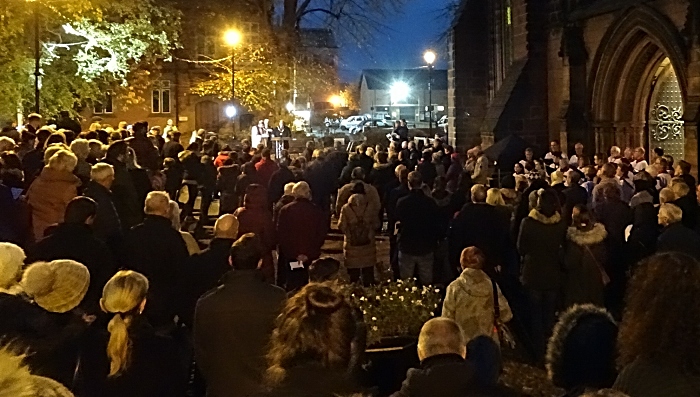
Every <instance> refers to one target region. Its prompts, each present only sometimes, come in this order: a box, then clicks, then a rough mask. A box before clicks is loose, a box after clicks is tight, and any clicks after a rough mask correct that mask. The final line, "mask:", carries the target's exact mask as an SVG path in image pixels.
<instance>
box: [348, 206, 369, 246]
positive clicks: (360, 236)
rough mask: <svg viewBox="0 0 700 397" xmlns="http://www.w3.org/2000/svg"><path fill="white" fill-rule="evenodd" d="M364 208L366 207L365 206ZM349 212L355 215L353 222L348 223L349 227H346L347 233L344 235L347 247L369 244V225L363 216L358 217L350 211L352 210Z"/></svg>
mask: <svg viewBox="0 0 700 397" xmlns="http://www.w3.org/2000/svg"><path fill="white" fill-rule="evenodd" d="M349 208H350V207H349ZM365 208H367V207H366V206H365ZM350 211H352V213H353V214H354V215H355V221H354V222H350V225H349V226H348V231H347V234H346V237H347V240H348V245H350V246H351V247H361V246H364V245H369V244H371V243H372V239H371V238H370V234H371V230H370V225H368V224H367V222H365V218H364V216H358V215H357V213H355V211H354V210H352V208H350ZM363 215H364V214H363Z"/></svg>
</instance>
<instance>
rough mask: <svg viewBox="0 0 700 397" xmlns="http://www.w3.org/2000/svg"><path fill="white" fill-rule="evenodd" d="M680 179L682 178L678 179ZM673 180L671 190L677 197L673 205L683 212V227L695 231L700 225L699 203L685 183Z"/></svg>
mask: <svg viewBox="0 0 700 397" xmlns="http://www.w3.org/2000/svg"><path fill="white" fill-rule="evenodd" d="M678 179H680V178H678ZM678 179H676V178H673V180H672V181H671V190H673V193H674V194H675V195H676V200H675V201H673V204H675V205H677V206H678V208H680V209H681V210H683V226H685V227H687V228H688V229H693V230H695V228H696V226H697V223H698V201H697V197H696V196H695V194H692V193H693V191H691V190H690V188H689V186H688V185H687V184H686V183H685V182H684V181H679V180H678Z"/></svg>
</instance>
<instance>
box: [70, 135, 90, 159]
mask: <svg viewBox="0 0 700 397" xmlns="http://www.w3.org/2000/svg"><path fill="white" fill-rule="evenodd" d="M70 151H71V152H73V154H75V156H76V157H78V159H79V160H85V159H87V158H88V155H89V154H90V144H88V141H87V139H76V140H74V141H73V142H71V144H70Z"/></svg>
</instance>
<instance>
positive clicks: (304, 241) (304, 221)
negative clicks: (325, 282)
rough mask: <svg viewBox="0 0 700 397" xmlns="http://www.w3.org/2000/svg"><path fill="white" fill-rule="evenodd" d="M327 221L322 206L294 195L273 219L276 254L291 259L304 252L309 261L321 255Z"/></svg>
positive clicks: (326, 230)
mask: <svg viewBox="0 0 700 397" xmlns="http://www.w3.org/2000/svg"><path fill="white" fill-rule="evenodd" d="M327 232H328V224H327V219H326V216H325V214H324V213H323V210H321V208H319V207H318V206H316V205H315V204H314V203H312V202H311V201H309V200H306V199H300V198H297V199H296V200H294V201H293V202H291V203H289V204H287V205H285V206H284V207H283V208H282V209H281V210H280V213H279V219H278V220H277V239H278V242H279V252H280V256H281V257H283V258H285V259H288V260H294V259H296V257H297V256H299V255H306V256H307V257H308V258H309V261H313V260H316V259H318V258H319V257H320V256H321V247H322V246H323V243H324V241H325V240H326V234H327Z"/></svg>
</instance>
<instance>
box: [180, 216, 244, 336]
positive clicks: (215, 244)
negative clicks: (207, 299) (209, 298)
mask: <svg viewBox="0 0 700 397" xmlns="http://www.w3.org/2000/svg"><path fill="white" fill-rule="evenodd" d="M238 226H239V224H238V219H236V217H235V216H233V214H225V215H222V216H220V217H219V219H217V220H216V223H215V224H214V239H212V240H211V242H210V243H209V248H207V249H206V250H204V251H202V252H200V253H198V254H194V255H192V256H190V257H189V258H187V260H186V261H185V264H184V266H183V269H182V275H181V281H180V285H181V286H183V288H182V291H181V292H182V294H183V297H182V306H181V309H179V312H178V317H179V318H180V320H181V321H182V322H183V323H184V324H185V325H187V326H188V327H190V328H191V327H194V311H195V307H196V306H197V300H199V298H200V297H201V296H202V295H204V293H206V292H207V291H209V290H210V289H213V288H216V287H217V286H218V285H220V281H221V277H222V276H223V275H224V274H226V272H228V271H229V270H231V264H230V263H229V251H230V250H231V246H232V245H233V243H234V242H236V239H237V238H238Z"/></svg>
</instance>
